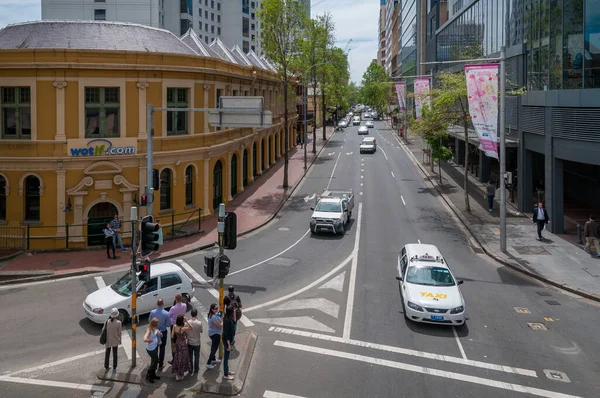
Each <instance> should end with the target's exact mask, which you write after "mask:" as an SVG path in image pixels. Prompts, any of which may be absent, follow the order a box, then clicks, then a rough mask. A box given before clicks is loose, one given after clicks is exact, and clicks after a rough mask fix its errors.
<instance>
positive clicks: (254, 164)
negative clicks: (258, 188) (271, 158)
mask: <svg viewBox="0 0 600 398" xmlns="http://www.w3.org/2000/svg"><path fill="white" fill-rule="evenodd" d="M263 92H264V90H263ZM256 152H257V151H256V142H255V143H254V144H252V175H253V176H254V177H256V169H257V168H258V167H257V164H258V155H257V153H256Z"/></svg>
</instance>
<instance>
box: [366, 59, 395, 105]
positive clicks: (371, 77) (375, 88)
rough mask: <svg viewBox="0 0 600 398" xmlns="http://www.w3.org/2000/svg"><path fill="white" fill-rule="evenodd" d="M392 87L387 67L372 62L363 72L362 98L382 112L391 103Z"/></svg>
mask: <svg viewBox="0 0 600 398" xmlns="http://www.w3.org/2000/svg"><path fill="white" fill-rule="evenodd" d="M391 87H392V82H391V80H390V76H389V75H388V73H387V72H386V71H385V68H384V67H383V66H381V65H379V64H378V63H377V62H371V64H370V65H369V66H368V68H367V70H366V71H365V73H364V74H363V80H362V85H361V87H360V100H361V102H362V103H363V104H368V105H369V106H371V107H372V108H374V109H375V110H376V111H377V113H379V114H381V113H383V111H384V109H385V108H386V106H387V105H388V104H389V103H390V97H391V93H392V90H391Z"/></svg>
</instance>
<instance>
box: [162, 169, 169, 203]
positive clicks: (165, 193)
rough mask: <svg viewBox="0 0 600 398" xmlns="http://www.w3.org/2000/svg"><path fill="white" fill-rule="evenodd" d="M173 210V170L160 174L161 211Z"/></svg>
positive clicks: (166, 170)
mask: <svg viewBox="0 0 600 398" xmlns="http://www.w3.org/2000/svg"><path fill="white" fill-rule="evenodd" d="M170 208H171V170H170V169H164V170H163V171H161V172H160V209H161V210H168V209H170Z"/></svg>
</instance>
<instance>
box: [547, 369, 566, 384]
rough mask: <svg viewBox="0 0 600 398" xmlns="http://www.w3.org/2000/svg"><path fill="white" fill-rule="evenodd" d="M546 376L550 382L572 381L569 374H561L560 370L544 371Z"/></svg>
mask: <svg viewBox="0 0 600 398" xmlns="http://www.w3.org/2000/svg"><path fill="white" fill-rule="evenodd" d="M544 374H545V375H546V377H547V378H549V379H550V380H556V381H562V382H563V383H570V382H571V379H569V376H567V374H566V373H565V372H561V371H559V370H550V369H544Z"/></svg>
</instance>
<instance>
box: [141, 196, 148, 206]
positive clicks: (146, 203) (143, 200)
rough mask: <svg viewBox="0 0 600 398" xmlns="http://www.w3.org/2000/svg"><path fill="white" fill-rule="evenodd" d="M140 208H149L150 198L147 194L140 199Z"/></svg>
mask: <svg viewBox="0 0 600 398" xmlns="http://www.w3.org/2000/svg"><path fill="white" fill-rule="evenodd" d="M140 206H148V197H147V196H146V195H145V194H144V195H142V197H141V198H140Z"/></svg>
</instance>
